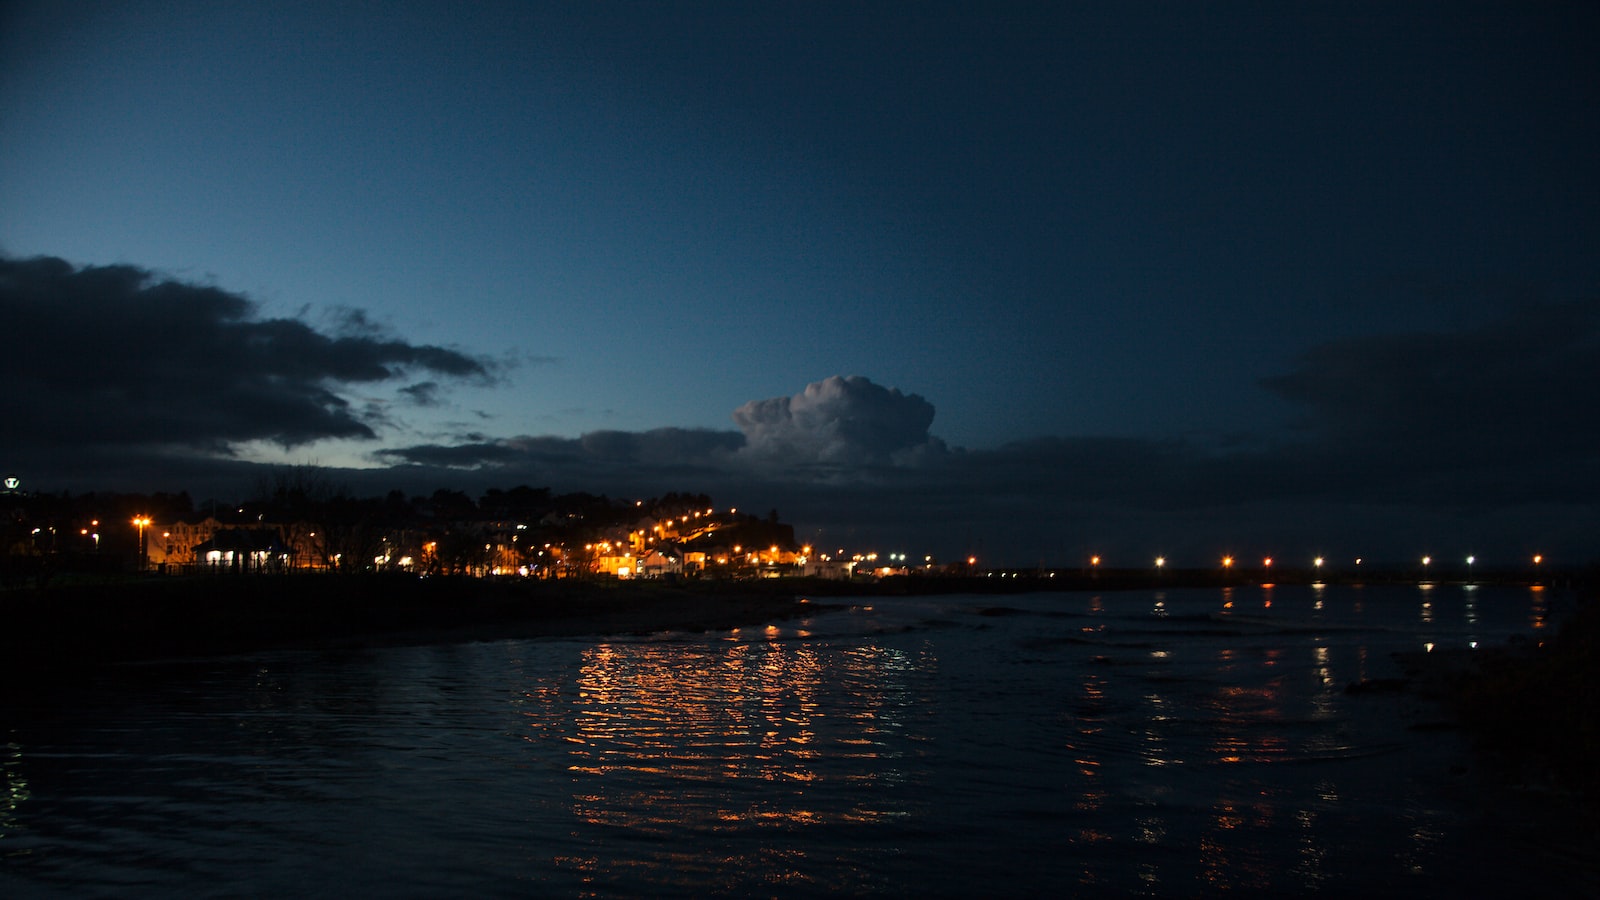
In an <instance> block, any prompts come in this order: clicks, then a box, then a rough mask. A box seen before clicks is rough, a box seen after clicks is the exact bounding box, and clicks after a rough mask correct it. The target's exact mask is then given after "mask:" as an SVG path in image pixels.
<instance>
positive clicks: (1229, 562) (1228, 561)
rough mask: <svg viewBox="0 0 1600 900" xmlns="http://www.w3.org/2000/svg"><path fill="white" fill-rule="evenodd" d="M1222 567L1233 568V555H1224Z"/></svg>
mask: <svg viewBox="0 0 1600 900" xmlns="http://www.w3.org/2000/svg"><path fill="white" fill-rule="evenodd" d="M1222 567H1223V568H1224V569H1231V568H1233V557H1231V556H1224V557H1223V558H1222Z"/></svg>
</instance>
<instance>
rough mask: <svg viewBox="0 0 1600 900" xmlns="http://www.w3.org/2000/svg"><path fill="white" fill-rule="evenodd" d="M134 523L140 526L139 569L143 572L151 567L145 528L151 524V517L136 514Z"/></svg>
mask: <svg viewBox="0 0 1600 900" xmlns="http://www.w3.org/2000/svg"><path fill="white" fill-rule="evenodd" d="M133 524H134V525H137V526H138V527H139V571H141V572H143V571H144V570H145V569H146V568H148V567H149V562H148V560H149V557H148V556H147V555H146V554H145V545H144V530H145V528H146V527H147V526H149V524H150V517H149V516H134V517H133Z"/></svg>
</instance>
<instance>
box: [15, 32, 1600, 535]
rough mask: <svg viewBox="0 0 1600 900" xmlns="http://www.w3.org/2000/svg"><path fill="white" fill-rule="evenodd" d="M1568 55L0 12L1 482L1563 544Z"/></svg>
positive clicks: (1590, 329) (1587, 516) (1576, 333)
mask: <svg viewBox="0 0 1600 900" xmlns="http://www.w3.org/2000/svg"><path fill="white" fill-rule="evenodd" d="M1597 46H1600V12H1597V9H1596V7H1595V6H1594V5H1593V4H1582V3H1572V4H1559V3H1552V4H1537V5H1535V4H1526V3H1498V4H1471V3H1411V4H1407V3H1401V4H1393V3H1371V4H1365V3H1338V4H1332V3H1330V4H1318V3H1297V4H1283V3H1219V4H1198V3H1131V4H1064V3H1038V4H1004V3H1002V4H981V5H980V4H948V5H947V4H925V3H917V4H845V3H840V4H827V3H794V4H784V3H780V4H721V3H690V4H655V3H637V4H633V3H627V4H617V3H572V4H553V3H527V4H523V3H515V4H457V3H409V4H400V3H370V4H365V3H351V4H325V3H262V4H251V5H248V6H247V5H243V4H211V3H198V2H197V3H160V2H157V3H146V4H138V5H132V4H122V3H103V4H102V3H60V2H51V3H26V2H23V3H16V2H13V3H10V4H8V5H6V6H4V7H3V8H0V251H3V252H4V253H5V254H6V255H7V256H8V257H9V262H8V266H10V267H11V268H12V270H13V271H12V274H11V275H10V280H9V281H8V282H6V288H5V289H6V291H7V292H8V293H7V294H6V295H5V297H4V300H5V302H6V303H7V305H8V309H7V313H8V318H10V319H11V320H12V321H13V322H21V321H27V322H30V323H31V325H30V328H31V329H32V330H31V331H24V330H21V329H19V328H16V327H12V328H10V329H9V330H8V332H7V338H6V340H7V341H8V343H11V344H15V346H13V347H11V348H10V350H11V352H10V353H9V354H8V355H9V356H10V357H11V360H12V362H11V364H10V365H11V369H10V370H9V371H8V378H9V379H10V380H11V383H12V384H17V385H21V384H24V383H26V384H29V385H31V386H32V389H31V392H30V393H29V394H28V399H26V400H17V399H13V400H11V401H7V403H8V405H9V407H10V409H9V410H8V412H9V414H10V416H11V421H13V422H18V423H24V422H26V423H30V427H28V428H25V429H24V428H18V429H16V430H15V431H11V430H10V429H8V431H10V435H8V440H9V441H10V442H11V443H12V444H13V445H14V446H13V447H12V448H11V452H10V453H9V454H0V457H3V456H5V455H9V456H11V457H12V458H13V459H12V461H7V460H5V459H3V458H0V468H6V469H7V470H8V471H11V470H17V471H20V472H23V473H25V474H27V475H28V476H29V477H30V479H31V483H33V484H35V485H36V486H38V487H40V488H41V489H63V488H72V489H85V488H87V487H91V486H94V485H93V482H94V479H95V478H97V477H98V478H112V477H115V478H117V479H123V480H127V481H131V482H138V481H139V480H141V479H146V480H149V479H155V478H158V477H159V478H163V479H165V478H168V477H169V476H168V473H169V472H172V471H177V472H188V473H190V474H191V476H192V477H193V478H194V480H196V481H200V480H202V477H204V478H214V479H215V481H214V482H212V483H210V484H208V487H207V488H206V489H203V490H202V489H197V490H199V492H201V493H204V492H205V490H211V489H214V490H217V491H221V492H225V491H226V489H227V488H226V485H227V484H229V483H230V482H229V480H228V479H230V478H233V479H237V478H239V477H240V473H242V472H247V471H248V466H247V465H246V464H247V463H249V462H251V461H256V462H296V463H297V462H316V463H319V464H322V465H326V466H334V467H345V466H350V467H366V468H369V469H371V468H374V467H376V468H378V469H379V471H374V472H368V473H366V474H364V475H360V476H359V477H360V478H364V479H365V478H370V479H371V480H372V483H374V484H376V483H379V482H382V481H383V480H384V479H386V478H388V479H391V480H393V479H399V478H404V479H411V480H412V481H411V482H408V484H409V483H412V482H414V483H415V484H416V485H417V486H419V487H420V486H422V485H425V484H428V483H430V482H437V483H438V484H460V485H462V486H467V487H470V486H471V485H472V484H475V483H481V484H485V485H488V484H498V485H504V486H509V485H510V484H514V483H517V482H519V481H526V482H529V483H534V484H541V485H543V484H548V485H551V486H553V487H556V488H557V489H589V490H594V491H597V492H602V491H604V492H609V493H613V494H618V495H621V494H627V493H640V494H650V493H660V492H665V491H668V490H707V491H709V492H711V493H713V494H714V495H715V496H717V497H718V499H719V500H723V499H724V498H725V499H726V500H727V501H728V502H730V503H740V504H744V505H755V506H761V507H767V506H778V507H779V508H780V510H781V511H783V512H784V514H785V516H786V518H788V519H791V520H793V521H795V522H796V524H797V526H799V528H800V531H801V534H802V535H805V534H806V533H807V531H808V529H810V530H812V531H823V532H826V533H841V532H843V533H846V534H847V535H848V536H850V537H852V538H859V539H860V540H863V541H866V540H871V541H874V542H879V543H885V542H898V543H902V544H916V545H917V546H918V547H920V546H924V545H933V548H934V549H935V550H936V552H941V553H957V552H961V553H964V552H967V550H968V549H970V548H972V547H974V546H976V545H978V544H980V543H981V544H982V545H983V546H984V547H985V548H986V551H985V552H987V553H989V554H990V555H992V556H997V557H1013V558H1014V561H1017V562H1032V561H1036V560H1037V559H1038V558H1041V557H1044V558H1050V559H1054V558H1067V559H1073V558H1076V556H1078V555H1081V553H1082V552H1084V550H1085V549H1086V548H1089V547H1091V546H1093V547H1099V546H1102V545H1104V546H1113V547H1116V548H1118V549H1119V550H1120V552H1122V553H1124V554H1125V555H1127V556H1129V557H1134V556H1141V557H1142V556H1143V555H1147V554H1148V553H1150V552H1153V550H1152V548H1167V549H1165V551H1164V552H1173V553H1176V552H1192V553H1193V554H1194V555H1195V556H1196V558H1197V559H1199V558H1206V557H1209V556H1210V555H1212V554H1213V553H1214V552H1215V551H1217V550H1218V549H1219V548H1221V549H1227V548H1230V547H1233V548H1245V547H1250V548H1254V547H1258V546H1260V547H1266V546H1269V545H1272V544H1274V543H1285V544H1287V543H1291V542H1292V543H1293V546H1289V547H1284V548H1282V549H1280V550H1278V551H1277V552H1279V553H1281V554H1291V553H1302V552H1310V550H1309V549H1308V548H1311V547H1313V546H1315V547H1326V548H1328V549H1327V551H1326V552H1330V553H1331V552H1336V551H1337V552H1346V551H1347V550H1348V551H1352V552H1368V555H1374V554H1390V555H1393V556H1395V557H1396V558H1404V557H1406V556H1409V555H1412V554H1414V553H1418V552H1434V553H1439V554H1445V553H1449V554H1458V555H1459V554H1460V553H1464V552H1477V553H1479V554H1480V555H1489V556H1493V555H1494V554H1496V553H1501V554H1504V555H1506V556H1507V557H1508V558H1511V557H1515V556H1518V555H1521V554H1523V553H1524V552H1525V551H1526V549H1527V548H1528V547H1546V546H1556V545H1561V546H1563V547H1564V549H1565V552H1568V553H1579V554H1582V553H1589V554H1591V555H1593V554H1594V553H1595V552H1596V548H1595V547H1594V546H1593V541H1592V535H1593V534H1594V533H1596V532H1595V531H1594V528H1593V526H1594V525H1595V524H1596V519H1597V514H1596V503H1597V501H1600V495H1597V492H1596V485H1595V483H1594V482H1595V472H1596V466H1595V463H1596V462H1597V461H1600V460H1597V453H1596V451H1595V450H1592V449H1587V448H1590V447H1594V446H1596V444H1595V442H1594V440H1593V438H1596V437H1600V435H1597V434H1596V432H1597V430H1600V429H1597V426H1596V422H1595V415H1594V413H1593V412H1592V410H1593V408H1594V406H1593V405H1592V404H1593V403H1594V401H1596V400H1600V386H1597V376H1596V374H1595V372H1596V367H1595V365H1594V364H1593V363H1592V362H1591V360H1592V359H1593V358H1594V357H1591V356H1589V353H1590V352H1591V351H1593V350H1595V349H1597V347H1596V344H1597V324H1596V319H1597V312H1600V306H1597V304H1600V291H1597V286H1600V254H1597V253H1596V252H1595V248H1596V247H1600V203H1597V199H1600V185H1597V183H1596V178H1597V170H1600V167H1597V166H1596V164H1595V160H1597V159H1600V126H1597V124H1596V120H1597V117H1596V116H1595V115H1594V110H1596V109H1600V102H1597V101H1600V96H1597V78H1596V71H1597V67H1596V66H1595V64H1594V58H1595V56H1596V49H1597ZM36 256H48V257H59V258H60V259H62V260H65V261H66V263H68V264H70V267H69V270H68V271H66V272H63V271H61V270H60V269H59V268H57V269H48V267H41V266H40V265H32V266H29V265H26V264H25V262H26V261H27V260H30V259H31V258H32V257H36ZM113 264H116V265H122V266H126V267H131V269H126V270H116V272H113V273H109V274H108V273H107V272H105V271H102V270H97V269H94V268H92V267H103V266H107V265H113ZM78 267H91V268H90V269H87V270H80V269H79V268H78ZM52 272H53V273H54V274H51V273H52ZM96 273H98V274H99V275H100V276H104V277H98V278H96V277H91V276H94V275H95V274H96ZM118 273H120V274H121V275H122V276H124V277H122V278H120V279H119V278H115V277H109V276H110V274H118ZM167 281H171V282H172V284H170V285H168V287H167V288H166V289H165V293H164V294H163V296H164V297H165V300H166V301H170V304H171V305H172V309H170V310H169V312H168V313H167V317H166V318H164V319H162V320H160V321H145V320H144V319H141V318H140V316H141V315H143V316H145V317H146V318H148V312H147V311H148V310H149V309H151V308H153V307H158V306H162V305H163V304H161V303H152V302H151V298H150V296H149V293H150V292H151V291H153V290H157V289H158V286H159V285H161V284H163V283H165V282H167ZM158 292H159V291H158ZM213 295H222V296H225V297H226V298H230V299H231V300H237V301H240V302H243V303H245V306H244V307H235V306H230V305H229V304H228V303H226V302H221V303H219V302H209V301H207V300H206V299H205V298H206V297H211V300H213V301H214V300H216V299H217V298H216V296H213ZM69 296H70V297H72V298H75V299H74V300H73V301H72V302H70V303H69V302H67V301H66V300H65V299H63V298H65V297H69ZM30 304H31V305H30ZM94 309H101V310H103V311H104V312H102V314H98V315H90V314H89V313H90V311H91V310H94ZM142 310H143V311H146V312H141V311H142ZM51 311H53V314H52V313H51ZM113 321H117V322H120V323H121V324H120V325H118V326H117V328H116V330H115V331H113V332H111V333H109V334H107V335H105V340H84V339H83V332H84V331H85V330H87V331H94V330H95V329H98V328H108V329H109V327H110V326H108V325H106V324H105V323H109V322H113ZM144 329H148V330H149V337H148V338H147V339H146V340H145V342H144V345H143V346H142V347H137V348H136V347H131V346H128V345H127V343H126V342H119V341H118V340H117V338H118V337H126V336H127V335H130V334H136V333H139V334H142V333H144ZM202 336H204V340H202ZM340 340H343V341H344V342H345V343H343V344H340V343H338V342H339V341H340ZM205 341H209V342H210V343H209V344H206V343H205ZM319 341H320V342H321V343H320V344H319V343H318V342H319ZM235 345H237V346H238V347H241V348H252V349H249V350H248V351H246V350H238V351H235V352H231V353H226V354H219V353H215V352H209V353H208V352H200V351H199V350H197V349H196V348H197V347H200V346H212V347H216V346H235ZM314 345H315V346H314ZM89 346H94V347H97V348H98V349H97V350H96V351H95V352H94V353H93V354H92V355H90V354H88V353H87V351H86V350H85V349H84V348H85V347H89ZM330 348H332V349H330ZM158 349H159V350H160V353H159V354H158V353H156V352H155V351H156V350H158ZM46 352H49V353H51V354H52V355H53V357H54V358H58V359H60V360H62V362H61V363H60V366H59V368H54V367H53V364H52V365H44V366H43V368H41V365H42V364H36V363H37V362H38V361H37V359H35V357H37V356H38V355H40V354H44V353H46ZM357 358H359V359H362V360H366V361H368V362H370V364H371V366H372V367H371V368H368V369H360V370H357V369H351V368H350V367H348V366H344V365H335V364H334V363H335V362H348V361H349V360H351V359H357ZM241 360H245V361H246V362H241ZM222 368H227V369H228V370H229V371H228V372H227V373H226V374H223V373H222V372H221V371H220V369H222ZM46 369H48V370H49V371H45V370H46ZM155 370H162V371H160V372H157V371H155ZM102 372H103V373H105V376H106V378H107V379H108V381H106V382H99V381H96V380H95V377H94V375H95V374H97V373H102ZM286 372H292V373H293V374H292V375H288V374H285V373H286ZM836 376H860V378H859V379H856V380H844V379H840V378H837V377H836ZM79 378H82V379H84V380H83V381H81V382H80V381H78V380H77V379H79ZM111 379H114V380H115V381H116V382H118V383H119V384H120V385H121V387H120V388H119V389H118V391H116V392H112V391H110V390H109V389H108V388H106V387H104V385H105V384H107V383H109V380H111ZM208 379H209V380H208ZM830 379H831V380H830ZM202 383H203V384H205V387H197V385H199V384H202ZM95 385H99V387H95ZM808 385H815V387H814V388H811V389H809V392H808V387H807V386H808ZM186 391H187V393H186ZM180 398H182V399H180ZM774 398H779V399H778V400H774ZM183 399H186V400H187V404H186V407H185V408H186V412H185V413H184V415H183V416H173V415H171V414H167V413H162V412H161V411H160V409H161V407H160V404H162V403H168V404H171V403H178V402H182V400H183ZM99 404H104V408H103V409H102V407H101V406H100V405H99ZM144 404H148V405H149V408H148V409H146V407H145V406H144ZM253 404H259V405H253ZM64 406H70V407H73V408H76V409H77V410H79V412H76V413H70V412H62V411H61V410H62V409H63V407H64ZM736 411H737V412H736ZM930 417H931V418H930ZM63 419H66V420H70V421H69V424H71V427H66V426H65V425H63V424H62V420H63ZM35 420H38V422H39V424H38V425H37V426H36V427H34V426H33V425H32V423H34V422H35ZM80 420H81V421H80ZM151 423H159V426H160V427H156V425H153V424H151ZM26 435H33V436H34V437H28V436H26ZM1513 436H1515V439H1513ZM4 449H5V448H4V447H3V446H0V450H4ZM113 449H116V450H120V451H121V452H113ZM446 464H448V465H449V466H451V467H452V468H449V469H446V470H441V469H438V468H436V467H437V466H440V465H446ZM396 465H399V466H404V467H405V468H404V469H403V470H401V471H388V467H392V466H396ZM174 466H176V468H173V467H174ZM170 477H171V478H174V479H177V480H182V479H183V476H181V475H172V476H170ZM352 477H357V476H355V475H352ZM363 483H365V482H363ZM212 485H215V486H214V487H213V486H212ZM248 485H249V482H248V481H246V482H245V486H244V487H241V488H240V489H239V490H241V491H245V490H248ZM119 486H121V485H119ZM163 486H171V485H170V483H168V482H163V483H162V484H158V485H152V487H163ZM435 486H437V485H435ZM936 521H937V522H941V523H943V525H944V527H943V528H942V529H935V528H934V527H933V525H932V523H934V522H936ZM1301 532H1304V533H1301ZM1512 543H1516V544H1517V546H1516V547H1514V548H1512V547H1510V546H1509V545H1511V544H1512ZM1366 544H1380V545H1381V547H1382V549H1373V550H1371V551H1362V550H1361V549H1360V548H1361V547H1363V546H1364V545H1366ZM1490 547H1492V548H1493V549H1489V548H1490ZM997 548H1006V549H1005V550H1003V551H1002V550H999V549H997ZM1191 548H1192V549H1191ZM1430 548H1431V549H1430ZM1473 548H1476V549H1475V550H1474V549H1473ZM1234 552H1238V553H1244V552H1247V551H1246V550H1245V549H1238V550H1236V551H1234ZM1318 552H1322V551H1318Z"/></svg>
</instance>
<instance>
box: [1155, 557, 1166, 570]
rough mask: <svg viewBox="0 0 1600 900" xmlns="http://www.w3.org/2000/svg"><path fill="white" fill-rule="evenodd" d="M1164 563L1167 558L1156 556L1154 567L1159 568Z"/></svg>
mask: <svg viewBox="0 0 1600 900" xmlns="http://www.w3.org/2000/svg"><path fill="white" fill-rule="evenodd" d="M1166 564H1167V558H1166V557H1165V556H1158V557H1156V568H1158V569H1159V568H1161V567H1162V566H1164V565H1166Z"/></svg>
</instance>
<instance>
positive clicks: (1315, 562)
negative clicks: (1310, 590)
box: [1311, 556, 1323, 569]
mask: <svg viewBox="0 0 1600 900" xmlns="http://www.w3.org/2000/svg"><path fill="white" fill-rule="evenodd" d="M1322 563H1323V559H1322V557H1320V556H1319V557H1317V558H1316V559H1314V560H1312V561H1311V564H1312V565H1313V566H1316V567H1317V568H1319V569H1320V568H1322Z"/></svg>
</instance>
